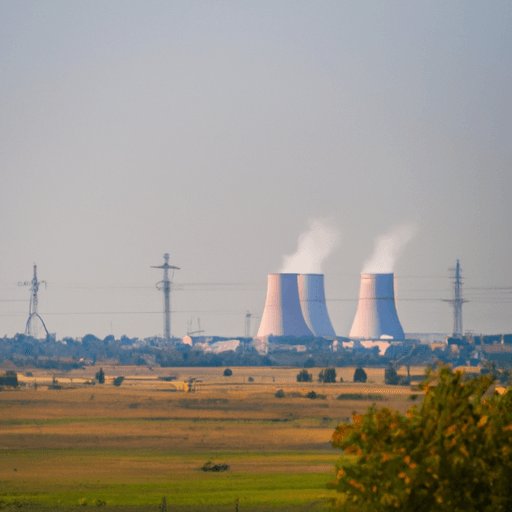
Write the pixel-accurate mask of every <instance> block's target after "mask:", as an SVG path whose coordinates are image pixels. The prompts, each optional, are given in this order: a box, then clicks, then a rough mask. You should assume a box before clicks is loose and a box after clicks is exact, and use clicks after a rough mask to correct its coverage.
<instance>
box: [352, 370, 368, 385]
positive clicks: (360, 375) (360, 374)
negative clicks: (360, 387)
mask: <svg viewBox="0 0 512 512" xmlns="http://www.w3.org/2000/svg"><path fill="white" fill-rule="evenodd" d="M367 378H368V376H367V375H366V372H365V371H364V369H363V368H361V367H360V366H359V367H358V368H356V371H355V372H354V382H366V379H367Z"/></svg>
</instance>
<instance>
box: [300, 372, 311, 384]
mask: <svg viewBox="0 0 512 512" xmlns="http://www.w3.org/2000/svg"><path fill="white" fill-rule="evenodd" d="M312 381H313V375H311V373H309V372H308V371H307V370H301V371H300V372H299V373H298V374H297V382H312Z"/></svg>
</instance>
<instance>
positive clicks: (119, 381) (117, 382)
mask: <svg viewBox="0 0 512 512" xmlns="http://www.w3.org/2000/svg"><path fill="white" fill-rule="evenodd" d="M123 380H124V377H123V376H119V377H116V378H115V379H114V381H113V384H114V386H117V387H119V386H120V385H121V384H122V383H123Z"/></svg>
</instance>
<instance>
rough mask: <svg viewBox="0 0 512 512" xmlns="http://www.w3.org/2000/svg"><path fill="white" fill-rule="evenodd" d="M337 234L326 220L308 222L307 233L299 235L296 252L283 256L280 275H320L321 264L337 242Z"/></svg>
mask: <svg viewBox="0 0 512 512" xmlns="http://www.w3.org/2000/svg"><path fill="white" fill-rule="evenodd" d="M339 238H340V237H339V234H338V232H337V231H336V229H335V228H334V227H333V226H332V225H331V224H330V222H329V221H327V220H320V219H313V220H310V221H309V229H308V231H306V232H304V233H301V235H300V236H299V244H298V248H297V251H296V252H295V253H294V254H292V255H291V256H284V258H283V265H282V267H281V270H280V271H279V272H280V273H281V274H288V273H290V274H321V273H322V263H323V262H324V260H325V258H327V256H329V254H330V253H331V251H332V250H333V249H334V248H335V247H336V245H337V244H338V242H339Z"/></svg>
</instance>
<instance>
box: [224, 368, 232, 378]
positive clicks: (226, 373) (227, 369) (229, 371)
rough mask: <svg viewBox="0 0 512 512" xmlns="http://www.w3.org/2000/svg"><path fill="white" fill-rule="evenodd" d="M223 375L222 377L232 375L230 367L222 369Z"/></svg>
mask: <svg viewBox="0 0 512 512" xmlns="http://www.w3.org/2000/svg"><path fill="white" fill-rule="evenodd" d="M223 375H224V377H231V375H233V370H231V369H230V368H226V369H225V370H224V373H223Z"/></svg>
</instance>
